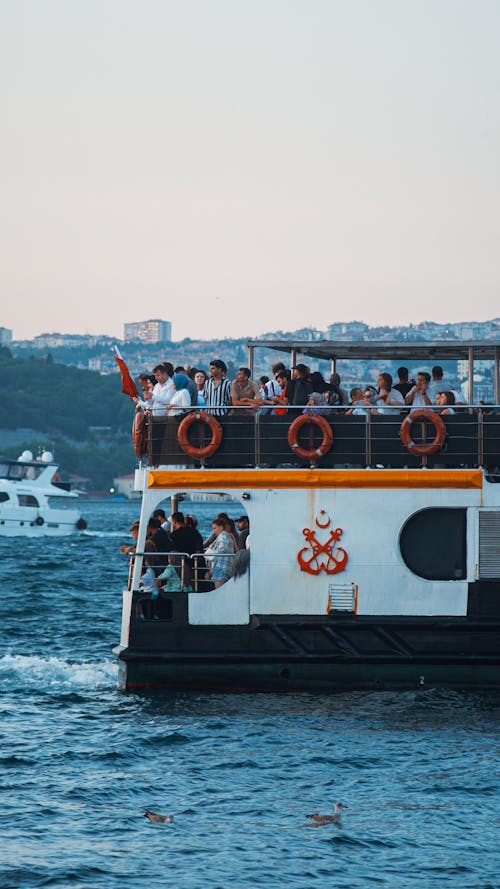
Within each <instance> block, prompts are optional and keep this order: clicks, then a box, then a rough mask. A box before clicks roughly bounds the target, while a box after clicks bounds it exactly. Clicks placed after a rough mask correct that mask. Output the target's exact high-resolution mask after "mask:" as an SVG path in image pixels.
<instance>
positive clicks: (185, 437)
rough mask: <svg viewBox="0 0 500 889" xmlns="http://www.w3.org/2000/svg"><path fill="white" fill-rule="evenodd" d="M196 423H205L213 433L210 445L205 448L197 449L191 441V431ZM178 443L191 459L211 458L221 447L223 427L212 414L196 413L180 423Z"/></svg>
mask: <svg viewBox="0 0 500 889" xmlns="http://www.w3.org/2000/svg"><path fill="white" fill-rule="evenodd" d="M194 423H205V424H206V425H207V426H208V428H209V429H210V431H211V433H212V437H211V439H210V441H209V443H208V444H207V445H204V446H203V447H196V446H195V445H193V444H191V442H190V441H189V430H190V429H191V426H193V424H194ZM177 441H178V442H179V445H180V447H181V448H182V450H183V451H184V453H185V454H189V456H190V457H195V458H196V459H197V460H201V459H204V458H205V457H211V456H212V455H213V454H215V452H216V451H217V450H218V448H219V447H220V445H221V442H222V426H221V424H220V423H219V421H218V420H217V419H216V417H214V416H212V414H206V413H205V412H204V411H194V412H193V413H191V414H188V415H187V416H186V417H184V419H183V420H181V422H180V423H179V428H178V430H177Z"/></svg>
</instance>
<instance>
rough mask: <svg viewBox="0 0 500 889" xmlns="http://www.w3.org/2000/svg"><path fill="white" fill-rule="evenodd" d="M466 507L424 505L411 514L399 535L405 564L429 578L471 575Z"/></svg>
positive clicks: (414, 571) (419, 575)
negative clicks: (424, 506) (468, 569)
mask: <svg viewBox="0 0 500 889" xmlns="http://www.w3.org/2000/svg"><path fill="white" fill-rule="evenodd" d="M466 530H467V519H466V510H465V509H446V508H434V509H422V510H421V511H420V512H417V513H415V514H414V515H412V516H410V518H409V519H408V521H407V522H406V524H405V525H404V526H403V529H402V531H401V534H400V537H399V547H400V550H401V555H402V557H403V560H404V562H405V565H406V566H407V567H408V568H409V569H410V571H412V572H413V574H417V575H418V577H423V578H425V580H463V579H464V578H465V577H466V576H467V538H466Z"/></svg>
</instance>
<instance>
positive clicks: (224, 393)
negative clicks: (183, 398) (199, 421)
mask: <svg viewBox="0 0 500 889" xmlns="http://www.w3.org/2000/svg"><path fill="white" fill-rule="evenodd" d="M226 374H227V367H226V365H225V364H224V362H223V361H222V360H221V359H220V358H214V359H213V361H211V362H210V379H209V380H207V382H206V383H205V389H204V391H203V395H204V398H205V402H206V405H207V410H208V412H209V413H210V414H213V415H214V416H216V417H223V416H224V414H227V412H228V408H229V405H230V404H231V383H230V382H229V380H227V379H226Z"/></svg>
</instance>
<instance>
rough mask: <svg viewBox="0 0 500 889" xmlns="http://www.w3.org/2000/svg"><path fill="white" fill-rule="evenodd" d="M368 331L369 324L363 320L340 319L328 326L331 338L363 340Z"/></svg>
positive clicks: (329, 337)
mask: <svg viewBox="0 0 500 889" xmlns="http://www.w3.org/2000/svg"><path fill="white" fill-rule="evenodd" d="M367 332H368V324H365V323H364V322H363V321H347V322H340V321H338V322H337V323H335V324H330V326H329V327H328V339H330V340H340V339H343V340H362V339H363V337H364V335H365V334H366V333H367Z"/></svg>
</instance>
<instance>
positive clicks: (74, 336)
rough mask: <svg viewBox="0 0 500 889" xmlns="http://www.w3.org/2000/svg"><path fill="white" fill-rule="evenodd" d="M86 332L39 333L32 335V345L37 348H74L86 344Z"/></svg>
mask: <svg viewBox="0 0 500 889" xmlns="http://www.w3.org/2000/svg"><path fill="white" fill-rule="evenodd" d="M89 339H90V338H89V336H88V334H81V333H41V334H39V336H35V337H33V340H32V342H33V345H34V346H35V348H37V349H60V348H66V349H74V348H78V347H80V348H81V347H82V346H88V341H89Z"/></svg>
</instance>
